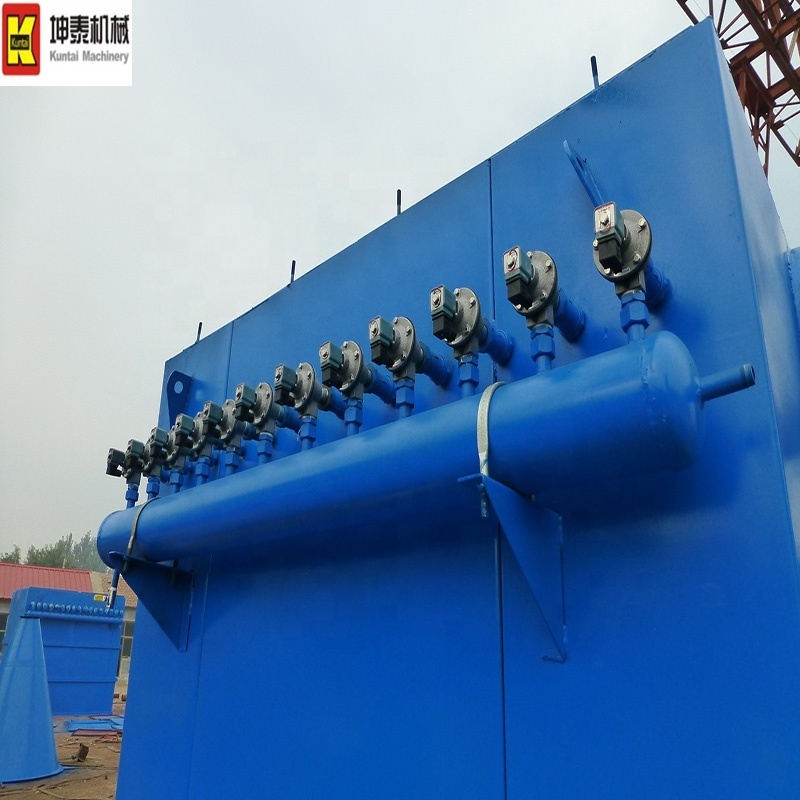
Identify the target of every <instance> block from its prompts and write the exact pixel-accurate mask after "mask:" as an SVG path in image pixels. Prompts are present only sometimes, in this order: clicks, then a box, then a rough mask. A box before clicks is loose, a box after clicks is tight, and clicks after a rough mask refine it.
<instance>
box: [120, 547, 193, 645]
mask: <svg viewBox="0 0 800 800" xmlns="http://www.w3.org/2000/svg"><path fill="white" fill-rule="evenodd" d="M109 557H110V559H111V562H112V564H113V566H114V567H115V568H116V569H119V570H120V571H121V572H122V574H123V575H124V576H125V580H126V581H127V582H128V583H129V584H130V586H131V588H132V589H133V591H134V592H136V596H137V597H138V598H139V601H140V602H141V603H142V605H144V607H145V608H146V609H147V610H148V611H149V612H150V615H151V616H152V617H153V619H154V620H155V621H156V622H157V623H158V625H159V627H160V628H161V630H162V631H164V633H165V634H166V635H167V637H168V638H169V640H170V641H171V642H172V643H173V644H174V645H175V647H176V648H177V649H178V651H179V652H181V653H184V652H186V648H187V647H188V645H189V619H190V617H191V611H192V588H193V585H194V575H193V573H191V572H187V571H186V570H183V569H178V568H177V567H169V566H166V565H164V564H157V563H155V562H153V561H144V560H142V559H140V558H135V557H133V556H126V555H123V554H122V553H116V552H113V553H109Z"/></svg>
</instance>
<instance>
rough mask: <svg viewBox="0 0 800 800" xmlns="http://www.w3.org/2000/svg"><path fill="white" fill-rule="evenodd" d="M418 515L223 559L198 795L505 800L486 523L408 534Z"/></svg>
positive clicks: (204, 684) (460, 521)
mask: <svg viewBox="0 0 800 800" xmlns="http://www.w3.org/2000/svg"><path fill="white" fill-rule="evenodd" d="M462 491H464V493H465V496H466V498H467V499H468V500H473V497H472V496H470V495H469V494H468V493H467V492H466V490H462ZM469 505H470V509H471V510H474V506H473V505H472V503H470V504H469ZM413 521H414V518H413V517H406V516H405V515H400V517H399V518H398V521H397V523H396V524H395V525H393V526H388V527H387V528H386V529H384V530H383V531H382V536H381V537H380V539H379V540H378V541H377V542H375V540H374V536H373V537H370V535H369V534H370V531H369V530H367V529H365V530H363V531H361V532H360V533H361V534H362V535H363V536H364V538H365V539H366V541H367V542H369V540H370V538H371V539H372V543H370V544H364V546H362V547H359V546H353V545H348V546H347V547H346V548H343V547H341V546H339V547H336V548H335V549H333V548H331V549H330V550H328V551H320V549H319V548H317V549H316V551H315V552H314V553H313V554H309V552H308V550H307V549H305V548H297V549H296V550H294V551H293V552H290V553H282V552H278V553H276V554H275V555H273V556H272V557H270V558H268V559H267V560H260V559H251V561H252V562H253V563H250V564H249V565H247V566H243V565H241V563H240V564H238V565H234V564H218V562H217V560H216V558H215V562H214V567H213V568H212V574H211V579H210V582H209V593H208V606H207V614H206V623H205V636H204V642H203V659H202V669H201V674H200V683H199V689H198V696H199V698H200V699H199V702H198V707H197V719H198V725H197V727H196V729H195V733H194V753H193V770H192V782H191V785H190V787H189V793H188V796H189V797H192V798H218V797H223V796H229V793H230V792H231V787H232V786H235V789H236V791H235V794H236V796H239V797H259V796H262V795H274V796H275V797H282V798H300V797H302V798H318V797H325V798H342V800H344V798H353V797H381V798H386V800H389V799H390V798H398V800H399V799H400V798H409V797H459V798H475V799H476V800H479V799H480V800H485V799H487V798H501V797H502V796H503V791H502V786H503V744H502V743H503V727H502V702H501V685H502V678H501V665H500V653H499V647H498V643H499V637H500V634H499V612H498V605H497V603H498V588H497V576H496V572H495V541H494V536H493V534H492V527H493V526H489V525H487V526H481V527H478V528H476V526H475V525H474V524H470V518H469V516H468V517H464V515H463V514H461V515H458V514H454V516H453V519H452V521H451V524H450V525H449V526H448V527H446V528H445V529H442V530H440V531H439V532H438V534H433V533H432V532H430V531H425V538H424V540H422V541H411V542H409V541H408V538H409V536H408V530H407V527H406V525H407V523H408V522H413ZM357 533H358V532H357ZM137 636H138V630H137ZM126 735H127V733H126ZM210 764H216V765H220V764H225V765H227V766H226V768H225V769H218V768H214V769H209V765H210ZM231 768H233V769H232V771H231ZM232 772H233V774H232Z"/></svg>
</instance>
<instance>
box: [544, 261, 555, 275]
mask: <svg viewBox="0 0 800 800" xmlns="http://www.w3.org/2000/svg"><path fill="white" fill-rule="evenodd" d="M544 268H545V269H546V270H547V271H548V272H550V270H551V269H553V262H552V261H551V260H550V259H549V258H548V259H547V261H545V262H544Z"/></svg>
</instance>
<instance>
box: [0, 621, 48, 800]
mask: <svg viewBox="0 0 800 800" xmlns="http://www.w3.org/2000/svg"><path fill="white" fill-rule="evenodd" d="M0 743H1V744H0V784H2V783H13V782H15V781H27V780H33V779H34V778H45V777H47V776H48V775H55V774H56V773H58V772H61V771H62V770H63V767H62V766H61V765H60V764H59V763H58V758H57V756H56V740H55V736H54V735H53V717H52V713H51V711H50V697H49V695H48V691H47V676H46V674H45V666H44V648H43V647H42V628H41V622H40V620H39V619H36V618H22V619H20V620H19V621H18V624H17V625H16V626H15V635H14V637H13V638H10V639H8V647H7V648H4V653H3V658H2V659H0Z"/></svg>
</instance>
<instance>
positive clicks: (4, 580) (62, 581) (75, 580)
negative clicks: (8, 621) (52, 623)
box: [0, 562, 94, 600]
mask: <svg viewBox="0 0 800 800" xmlns="http://www.w3.org/2000/svg"><path fill="white" fill-rule="evenodd" d="M26 586H42V587H44V588H46V589H69V590H70V591H73V592H91V591H94V590H93V588H92V576H91V573H90V572H89V570H88V569H58V568H56V567H31V566H28V565H27V564H6V563H5V562H0V600H10V599H11V595H12V594H13V593H14V591H15V590H16V589H24V588H25V587H26Z"/></svg>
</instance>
